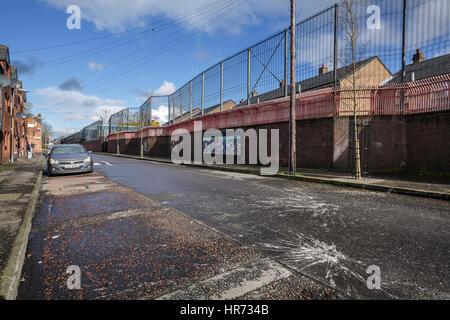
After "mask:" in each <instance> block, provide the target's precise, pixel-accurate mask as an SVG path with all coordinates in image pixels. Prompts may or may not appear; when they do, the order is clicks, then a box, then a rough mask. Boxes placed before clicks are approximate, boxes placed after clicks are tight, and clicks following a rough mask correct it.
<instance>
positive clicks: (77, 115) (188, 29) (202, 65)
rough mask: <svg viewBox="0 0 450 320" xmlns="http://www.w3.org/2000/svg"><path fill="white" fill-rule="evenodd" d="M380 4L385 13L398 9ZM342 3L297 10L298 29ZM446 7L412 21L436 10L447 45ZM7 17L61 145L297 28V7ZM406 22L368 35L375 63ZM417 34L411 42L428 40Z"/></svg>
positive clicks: (127, 6)
mask: <svg viewBox="0 0 450 320" xmlns="http://www.w3.org/2000/svg"><path fill="white" fill-rule="evenodd" d="M377 1H378V0H377ZM379 1H381V2H382V3H385V4H386V6H388V5H389V4H390V3H392V2H391V1H383V0H379ZM414 1H416V2H418V3H419V2H420V1H421V0H414ZM446 1H448V0H429V2H424V3H425V4H426V3H439V2H443V3H445V2H446ZM335 2H336V0H314V1H310V0H297V19H298V20H302V19H304V18H306V17H309V16H311V15H312V14H314V13H317V12H319V11H321V10H323V9H325V8H328V7H330V6H332V5H333V4H334V3H335ZM72 5H76V6H78V7H79V8H80V10H81V11H80V15H81V25H80V29H69V28H68V26H67V20H68V19H69V18H70V16H71V14H70V13H68V12H67V9H68V8H69V7H70V6H72ZM445 6H448V3H447V4H444V5H442V4H441V5H440V6H436V5H435V4H433V7H430V6H428V7H427V8H424V7H423V6H420V5H417V6H416V7H417V8H416V9H414V10H415V11H413V13H412V16H413V19H416V17H415V16H414V15H415V13H414V12H417V15H418V16H417V20H420V21H426V18H425V19H424V18H423V17H422V18H421V17H420V16H419V15H420V14H421V13H423V12H428V16H430V15H433V14H430V12H432V10H435V11H436V14H434V15H435V16H437V18H436V17H435V19H434V20H433V22H434V24H435V25H436V26H437V27H435V29H437V30H440V29H442V30H443V32H444V33H443V35H445V36H447V40H448V29H449V28H445V27H444V28H442V27H440V26H441V25H444V24H445V25H446V26H448V17H447V15H443V14H441V15H438V12H437V11H439V10H441V9H439V8H442V7H445ZM430 8H431V9H430ZM433 8H434V9H433ZM381 9H382V10H383V12H386V11H388V10H387V8H385V7H383V6H382V7H381ZM397 9H398V8H397ZM430 10H431V11H430ZM2 13H4V14H2V19H0V27H1V30H4V32H2V33H1V35H0V44H5V45H8V46H9V48H10V58H11V62H12V64H14V65H16V66H17V67H18V70H19V79H21V80H23V84H24V88H25V89H27V90H28V91H29V92H28V94H27V97H28V100H29V101H30V102H31V103H32V104H33V105H34V107H33V109H32V112H33V113H35V114H37V113H41V114H42V116H43V118H44V119H45V120H46V121H48V122H49V123H50V124H51V125H52V127H53V128H54V131H55V137H59V136H61V135H68V134H71V133H74V132H76V131H78V130H80V129H81V128H83V127H84V126H86V125H88V124H90V123H92V122H94V121H96V120H98V119H99V117H101V116H104V115H105V112H106V113H107V115H110V114H112V113H114V112H117V111H119V110H122V109H124V108H127V107H139V106H140V105H141V104H142V103H143V102H144V101H145V100H146V99H147V97H148V96H149V95H151V94H161V95H165V94H171V93H172V92H174V91H175V90H177V89H179V88H180V87H181V86H183V85H184V84H185V83H186V82H187V81H189V80H191V79H192V78H193V77H195V76H196V75H198V74H199V73H201V72H202V71H204V70H206V69H207V68H209V67H211V66H213V65H215V64H216V63H217V62H219V61H221V60H222V59H225V58H227V57H229V56H231V55H232V54H234V53H236V52H238V51H240V50H243V49H245V48H247V47H248V46H250V45H252V44H254V43H256V42H258V41H260V40H262V39H264V38H266V37H267V36H270V35H272V34H274V33H276V32H279V31H281V30H282V29H284V28H286V27H288V25H289V0H189V1H186V0H127V1H124V0H15V1H3V3H2ZM362 14H363V15H365V14H366V13H365V12H363V13H362ZM439 17H440V18H439ZM386 19H389V16H387V18H386ZM69 20H70V19H69ZM398 20H401V19H398V17H392V16H391V17H390V19H389V20H386V21H385V22H383V28H382V29H380V30H378V31H371V32H366V33H365V34H364V35H363V38H365V37H367V39H369V38H371V40H372V43H374V44H375V45H377V49H376V50H378V51H379V52H375V51H374V52H375V53H377V54H381V55H382V54H385V55H386V57H390V56H392V55H391V53H390V51H389V50H390V49H389V48H390V46H392V44H390V43H388V41H386V39H389V38H391V39H395V43H396V47H395V50H397V51H396V52H398V45H399V43H400V42H399V29H400V28H399V21H398ZM70 21H72V20H70ZM436 21H437V22H436ZM389 22H393V23H395V24H396V26H389ZM419 27H420V28H422V27H421V24H417V28H419ZM386 28H388V29H386ZM414 28H415V27H414V26H412V28H411V32H413V33H414V36H411V38H413V37H416V36H415V35H416V34H420V33H421V30H422V29H420V30H416V29H414ZM5 30H6V31H5ZM386 30H387V31H386ZM422 33H423V32H422ZM311 35H312V37H313V38H311V39H307V38H305V39H304V41H302V43H300V44H299V48H300V50H299V52H300V54H301V55H302V57H304V59H303V60H302V62H301V63H305V64H308V68H309V69H308V70H312V72H316V71H317V70H316V69H317V66H316V65H315V64H320V65H321V63H322V62H323V61H325V58H327V59H329V57H320V56H317V54H318V53H320V52H319V50H317V49H315V47H314V45H316V46H317V43H320V44H322V46H323V44H324V43H328V44H329V45H330V46H331V45H332V38H333V37H332V34H331V33H330V32H328V33H327V32H323V33H321V35H322V37H323V38H320V39H316V38H315V37H314V35H313V34H311ZM386 35H389V36H386ZM415 40H417V41H418V42H420V41H419V40H420V39H415ZM377 41H382V42H383V43H381V44H378V43H377ZM308 43H311V44H312V45H311V47H310V48H308ZM447 43H448V42H447ZM302 46H303V47H302ZM380 48H381V49H380ZM392 48H394V47H392ZM433 48H435V50H438V49H439V46H434V47H433ZM413 49H415V44H413V46H412V47H411V50H413ZM445 49H446V50H448V46H446V48H445ZM439 50H440V49H439ZM434 54H435V53H433V55H434ZM308 59H309V60H311V61H309V60H308ZM313 60H314V61H313ZM395 61H396V62H398V58H397V57H395ZM314 63H315V64H314ZM299 68H300V69H301V68H302V65H301V64H300V66H299ZM153 112H154V115H157V116H159V117H160V118H161V119H162V121H166V120H167V108H165V107H163V106H161V107H158V106H156V107H155V109H154V111H153Z"/></svg>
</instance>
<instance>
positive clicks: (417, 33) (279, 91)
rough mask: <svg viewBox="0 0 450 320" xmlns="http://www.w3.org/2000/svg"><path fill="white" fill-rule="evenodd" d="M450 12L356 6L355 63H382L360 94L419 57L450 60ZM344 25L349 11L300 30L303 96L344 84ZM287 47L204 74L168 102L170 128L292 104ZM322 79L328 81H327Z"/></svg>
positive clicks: (283, 36)
mask: <svg viewBox="0 0 450 320" xmlns="http://www.w3.org/2000/svg"><path fill="white" fill-rule="evenodd" d="M449 10H450V3H449V2H448V1H446V0H370V1H369V0H360V1H354V6H353V9H352V14H353V16H354V19H355V20H354V25H355V26H356V30H357V37H356V41H355V42H354V48H355V57H354V58H355V59H356V61H358V62H361V61H364V60H366V59H369V58H371V57H377V58H378V59H379V61H380V64H379V66H377V67H374V68H372V70H371V71H370V72H367V73H365V74H364V73H363V74H358V79H357V82H358V86H359V87H367V86H378V85H379V84H380V83H381V82H383V81H384V80H386V79H387V78H388V77H389V75H392V74H395V73H397V72H400V73H401V74H403V72H402V71H404V70H405V67H406V65H408V64H410V63H411V59H412V57H413V55H414V54H415V53H416V50H417V49H420V50H421V52H422V53H423V54H424V56H425V57H426V58H434V57H436V56H440V55H443V54H446V53H450V49H449V48H450V36H449V35H450V31H449V30H450V28H448V26H449V21H450V20H449V17H448V15H447V14H445V13H446V12H449ZM346 17H348V12H346V11H345V8H343V7H342V6H340V5H338V4H336V5H335V6H333V7H330V8H328V9H326V10H323V11H321V12H319V13H317V14H315V15H313V16H311V17H309V18H307V19H305V20H303V21H301V22H299V23H298V24H297V27H296V48H297V66H296V74H297V83H296V86H297V91H298V92H300V91H304V90H312V89H316V88H318V87H321V86H333V87H335V88H336V87H337V86H338V85H339V84H340V82H341V81H342V80H343V79H342V78H343V77H344V75H345V74H341V73H344V71H345V70H342V69H345V67H346V66H349V65H351V64H352V62H351V61H352V58H353V56H352V54H351V42H350V41H349V39H348V37H347V36H346V35H347V33H346V32H347V31H348V25H346ZM289 45H290V44H289V30H288V29H285V30H282V31H280V32H278V33H276V34H274V35H272V36H270V37H268V38H267V39H265V40H263V41H261V42H259V43H257V44H255V45H253V46H251V47H248V48H246V49H244V50H242V51H240V52H238V53H236V54H234V55H232V56H231V57H229V58H227V59H225V60H223V61H220V62H219V63H217V64H216V65H214V66H212V67H211V68H209V69H207V70H205V71H204V72H202V73H200V74H199V75H197V76H196V77H195V78H193V79H192V80H191V81H188V82H187V83H186V84H184V85H183V86H182V87H181V88H180V89H178V90H177V91H176V92H175V93H174V94H172V95H171V96H169V102H170V106H169V110H170V116H169V122H170V123H174V122H177V120H179V119H180V118H179V117H180V114H182V115H183V117H181V119H183V120H184V119H186V118H192V117H194V116H196V115H198V114H204V113H205V112H206V113H207V112H208V108H211V107H213V109H214V110H217V111H223V110H227V109H228V108H229V106H225V102H227V101H228V102H230V101H231V102H233V103H231V105H233V106H236V105H238V106H244V105H249V104H253V103H257V102H263V101H267V100H271V99H276V98H281V97H283V96H287V95H288V92H289V90H288V89H289V88H288V87H289V85H287V84H288V79H289V74H290V69H289V63H288V61H287V60H288V56H289V49H288V48H289ZM319 69H321V71H319ZM319 72H323V73H328V76H327V81H325V82H324V79H323V78H324V77H323V76H322V77H319ZM303 85H306V88H305V87H304V86H303ZM205 110H206V111H205ZM187 115H188V117H187Z"/></svg>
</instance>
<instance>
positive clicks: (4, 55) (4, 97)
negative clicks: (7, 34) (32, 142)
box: [0, 45, 26, 163]
mask: <svg viewBox="0 0 450 320" xmlns="http://www.w3.org/2000/svg"><path fill="white" fill-rule="evenodd" d="M0 73H1V75H3V76H5V77H7V78H9V79H11V80H18V75H17V68H16V67H15V66H12V65H11V63H10V57H9V48H8V46H5V45H0ZM19 85H20V88H21V87H22V83H21V81H19ZM13 97H14V102H13V101H12V100H13ZM25 102H26V93H25V92H23V91H21V90H17V89H16V91H15V94H14V90H12V89H11V88H10V87H3V88H1V92H0V163H6V162H9V160H10V158H11V152H13V154H14V157H16V158H17V157H22V156H25V155H26V152H25V151H26V136H25V123H26V122H25V120H22V119H18V118H17V116H16V115H17V113H19V112H24V111H25V106H24V104H25ZM12 119H13V120H12ZM12 130H13V132H12ZM11 136H12V137H13V140H12V141H11ZM11 144H12V145H13V150H11V149H12V148H11Z"/></svg>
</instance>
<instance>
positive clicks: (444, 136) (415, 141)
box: [406, 111, 450, 173]
mask: <svg viewBox="0 0 450 320" xmlns="http://www.w3.org/2000/svg"><path fill="white" fill-rule="evenodd" d="M406 119H407V123H408V127H407V143H406V151H407V157H406V167H407V169H408V170H425V171H434V172H447V173H449V172H450V112H448V111H447V112H436V113H428V114H420V115H419V114H417V115H410V116H407V117H406Z"/></svg>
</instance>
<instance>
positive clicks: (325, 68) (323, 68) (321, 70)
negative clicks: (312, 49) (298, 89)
mask: <svg viewBox="0 0 450 320" xmlns="http://www.w3.org/2000/svg"><path fill="white" fill-rule="evenodd" d="M327 72H328V68H327V67H325V65H324V64H323V65H322V67H321V68H320V69H319V74H324V73H327Z"/></svg>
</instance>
